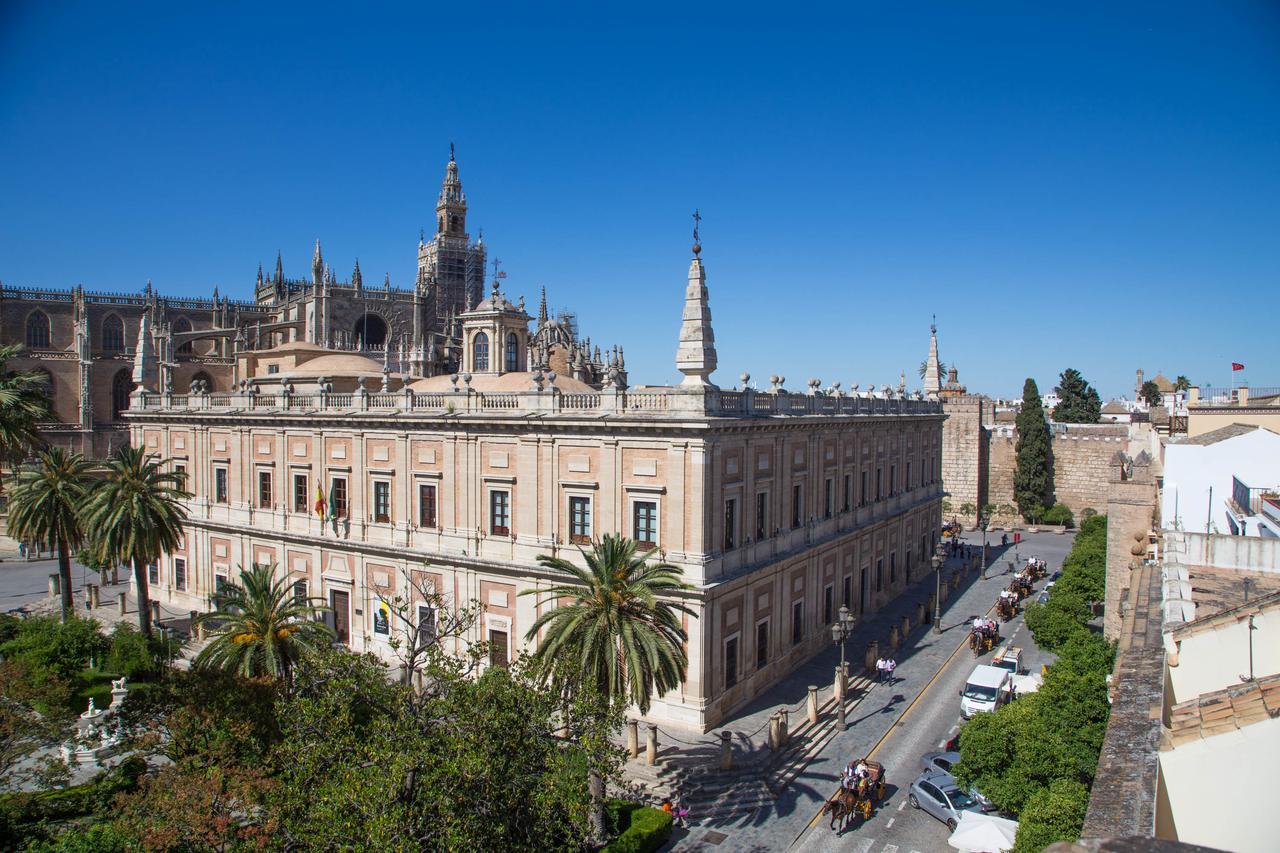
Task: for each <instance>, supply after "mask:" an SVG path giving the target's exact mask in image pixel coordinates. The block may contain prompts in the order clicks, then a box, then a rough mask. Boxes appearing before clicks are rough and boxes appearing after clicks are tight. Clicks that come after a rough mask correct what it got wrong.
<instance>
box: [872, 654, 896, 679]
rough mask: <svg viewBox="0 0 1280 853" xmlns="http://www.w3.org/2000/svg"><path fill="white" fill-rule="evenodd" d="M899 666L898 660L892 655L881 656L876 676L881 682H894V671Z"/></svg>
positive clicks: (878, 660)
mask: <svg viewBox="0 0 1280 853" xmlns="http://www.w3.org/2000/svg"><path fill="white" fill-rule="evenodd" d="M897 668H898V662H897V661H896V660H894V659H893V658H891V657H881V658H878V659H877V660H876V678H877V680H878V681H879V682H880V683H881V684H892V683H893V671H894V670H895V669H897Z"/></svg>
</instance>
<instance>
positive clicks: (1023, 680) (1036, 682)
mask: <svg viewBox="0 0 1280 853" xmlns="http://www.w3.org/2000/svg"><path fill="white" fill-rule="evenodd" d="M1043 683H1044V682H1043V681H1042V680H1041V678H1040V676H1038V675H1015V676H1014V677H1013V689H1014V690H1015V691H1017V693H1018V695H1019V696H1025V695H1026V694H1028V693H1035V692H1036V691H1037V690H1039V689H1040V685H1041V684H1043Z"/></svg>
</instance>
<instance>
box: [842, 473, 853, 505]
mask: <svg viewBox="0 0 1280 853" xmlns="http://www.w3.org/2000/svg"><path fill="white" fill-rule="evenodd" d="M852 501H853V477H851V476H850V475H848V474H845V475H844V505H843V506H842V507H841V509H840V511H841V512H848V511H849V506H850V505H851V503H852Z"/></svg>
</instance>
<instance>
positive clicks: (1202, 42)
mask: <svg viewBox="0 0 1280 853" xmlns="http://www.w3.org/2000/svg"><path fill="white" fill-rule="evenodd" d="M194 5H195V4H178V3H166V4H154V5H146V4H130V6H129V8H128V9H127V10H121V9H119V8H115V7H114V4H93V3H84V4H75V3H42V2H15V0H11V2H9V3H6V4H4V5H3V8H2V9H0V162H2V163H3V164H4V165H3V167H2V169H3V171H0V174H2V175H3V176H4V177H3V181H0V279H2V280H3V281H5V282H6V283H11V284H22V285H31V286H43V287H67V286H70V285H73V284H75V283H77V282H80V283H83V284H84V285H85V286H86V287H87V288H89V289H93V290H127V291H136V290H138V289H140V288H141V287H142V286H143V284H144V283H145V282H146V280H147V279H148V278H150V279H152V280H154V282H155V284H156V286H157V287H158V288H159V289H161V290H162V291H163V292H165V293H171V294H206V293H208V292H209V291H211V290H212V288H213V286H214V285H215V284H217V285H218V286H219V288H220V289H221V291H222V292H223V293H229V294H232V295H235V296H242V297H245V298H248V297H249V296H250V295H251V292H252V291H251V289H252V283H253V277H254V275H255V273H256V270H257V265H258V262H259V261H262V262H264V263H266V264H267V265H268V266H269V265H270V264H271V263H272V262H273V261H274V258H275V253H276V250H277V249H280V250H282V251H283V253H284V261H285V267H286V272H288V273H291V274H294V275H303V274H305V273H306V271H307V270H308V269H309V261H310V255H311V248H312V245H313V243H314V241H315V239H316V238H317V237H319V238H320V239H321V240H322V241H323V245H324V251H325V256H326V259H327V260H329V261H330V262H331V263H332V264H333V265H334V266H335V268H336V269H337V270H338V271H339V273H340V274H341V275H342V276H346V275H347V274H349V270H350V268H351V266H352V265H353V263H354V261H355V258H356V257H359V259H360V265H361V268H362V270H363V272H364V274H365V278H366V281H367V280H369V279H370V278H372V279H374V280H381V278H382V273H383V272H384V271H389V272H390V273H391V278H392V281H393V282H394V283H396V284H400V285H405V286H408V285H410V284H411V283H412V280H413V274H414V268H415V257H416V255H415V251H416V243H417V238H418V229H419V228H420V227H427V228H428V229H429V228H430V225H431V222H432V218H433V210H434V203H435V196H436V193H437V191H438V188H439V183H440V180H441V178H442V176H443V171H444V165H445V161H446V160H447V157H448V150H449V143H450V142H451V141H452V142H456V143H457V146H458V158H459V163H460V167H461V170H462V178H463V182H464V186H465V189H466V191H467V195H468V200H469V202H470V205H471V213H470V217H469V218H470V222H469V224H470V226H471V230H472V233H475V230H476V228H477V227H483V229H484V233H485V240H486V242H487V243H488V244H489V246H490V247H491V251H492V253H493V254H496V255H497V256H498V257H500V258H501V259H502V262H503V268H504V269H505V270H507V271H508V273H509V278H508V279H507V282H506V285H507V290H508V291H509V292H511V293H512V294H513V295H514V294H519V293H524V294H526V295H527V296H528V297H529V299H530V301H535V300H536V294H537V290H538V288H539V287H540V286H542V285H545V286H546V287H547V289H548V293H549V296H550V299H551V301H552V303H553V304H555V305H557V306H563V307H572V308H573V309H575V310H576V311H577V312H578V315H579V319H580V323H581V325H582V327H583V329H584V331H586V332H587V333H589V334H590V335H591V336H592V338H593V340H594V341H597V342H600V343H602V344H606V343H615V342H616V343H621V344H622V345H623V346H624V347H625V348H626V353H627V362H628V367H629V368H630V371H631V376H632V381H633V382H663V381H669V380H671V379H672V378H674V377H675V376H676V374H675V370H674V352H675V346H676V335H677V331H678V326H679V318H680V306H681V299H682V296H683V286H684V281H685V276H686V272H687V267H688V260H689V243H690V233H689V232H690V226H691V221H690V214H691V212H692V211H693V209H694V208H700V209H701V211H702V214H703V216H704V220H703V228H702V238H703V245H704V251H703V258H704V260H705V261H706V264H707V269H708V276H709V280H708V284H709V286H710V289H711V303H712V313H713V316H714V319H715V330H716V335H717V345H718V348H719V355H720V371H719V372H718V373H717V374H716V377H715V378H716V379H717V380H719V382H720V383H721V384H722V385H726V386H728V385H731V384H734V383H735V382H736V381H737V376H738V374H739V373H741V372H742V371H748V372H750V373H751V374H752V375H753V377H755V378H757V379H758V380H761V381H762V382H764V380H765V377H767V376H768V375H769V374H770V373H782V374H785V375H786V376H787V377H788V384H789V385H790V386H791V387H803V385H804V380H805V379H807V378H808V377H811V376H812V377H818V378H821V379H822V380H823V381H824V382H832V381H837V380H838V381H841V382H843V383H845V384H846V385H847V384H850V383H853V382H860V383H862V384H863V385H865V384H866V383H867V382H870V381H874V382H876V383H885V382H888V383H890V384H893V383H894V382H895V381H896V378H897V376H898V374H899V372H900V371H902V370H903V369H906V370H907V371H908V375H909V377H910V379H911V381H912V383H915V382H916V381H917V380H916V379H915V377H914V370H915V367H916V365H918V364H919V362H920V361H921V360H922V359H923V358H924V356H925V354H926V351H927V346H928V327H929V319H930V315H932V314H934V313H936V314H937V315H938V324H939V327H940V340H941V347H942V357H943V359H944V360H946V361H953V360H954V361H955V363H956V364H957V366H958V367H959V368H960V371H961V379H962V380H963V381H965V382H966V383H967V384H968V386H969V387H970V388H971V389H973V390H979V391H983V392H986V393H990V394H993V395H1011V394H1016V393H1019V392H1020V390H1021V386H1022V380H1023V379H1024V377H1026V376H1028V375H1029V376H1033V377H1035V378H1036V380H1037V381H1038V382H1039V383H1040V386H1041V389H1042V391H1047V390H1048V389H1049V388H1051V387H1052V386H1053V385H1054V384H1055V380H1056V378H1057V375H1058V373H1059V372H1060V371H1061V370H1062V369H1063V368H1065V367H1069V366H1070V367H1075V368H1077V369H1079V370H1081V371H1082V372H1083V373H1084V374H1085V376H1086V378H1088V379H1090V380H1092V381H1093V382H1094V383H1095V384H1096V385H1098V386H1099V387H1100V389H1101V391H1102V393H1103V395H1104V397H1109V396H1114V395H1118V394H1121V393H1126V392H1129V393H1131V388H1132V384H1133V371H1134V369H1135V368H1138V367H1143V368H1145V369H1146V371H1147V373H1148V375H1151V374H1154V373H1155V372H1156V371H1157V370H1160V371H1163V372H1165V373H1166V374H1168V375H1169V376H1174V375H1176V374H1178V373H1185V374H1187V375H1188V376H1190V377H1191V378H1192V379H1193V380H1195V381H1198V382H1203V383H1211V384H1223V383H1226V382H1229V381H1230V378H1231V377H1230V372H1229V369H1228V368H1229V363H1230V361H1232V360H1236V361H1242V362H1245V363H1246V365H1248V368H1249V369H1248V371H1247V373H1246V375H1247V377H1248V378H1249V379H1251V380H1252V381H1253V382H1254V384H1258V385H1262V384H1267V385H1270V384H1276V383H1280V375H1277V369H1276V363H1275V359H1274V352H1275V340H1276V334H1275V317H1276V308H1275V306H1276V296H1277V293H1280V289H1278V288H1277V282H1278V281H1280V237H1277V235H1280V6H1278V5H1277V4H1275V3H1268V2H1254V3H1250V2H1233V3H1203V2H1190V3H1180V2H1165V3H1150V4H1146V3H1143V4H1137V3H1134V4H1097V5H1096V6H1094V7H1092V8H1090V7H1089V6H1087V5H1085V4H1066V3H1064V4H1027V3H1024V2H1019V3H998V2H984V3H938V4H933V3H925V2H913V3H909V4H904V3H884V2H874V3H855V4H849V5H848V6H847V7H845V8H842V9H841V11H839V12H834V11H833V12H816V11H812V10H807V9H802V8H801V7H794V9H793V8H788V7H780V6H778V5H776V4H771V5H767V6H759V7H753V6H750V5H744V4H734V5H732V6H731V7H726V8H723V9H721V8H716V7H715V6H714V5H712V4H702V5H698V6H694V7H687V6H682V5H671V6H663V5H662V4H645V5H643V6H638V7H636V8H635V11H631V12H625V13H612V12H610V13H605V12H602V11H601V10H600V6H603V5H607V4H595V5H588V6H581V7H577V8H570V7H564V6H544V5H542V4H522V5H520V6H513V7H511V8H504V7H503V5H502V4H485V5H483V6H479V5H471V6H467V5H463V4H439V5H437V4H430V3H415V4H412V5H406V6H404V7H396V8H388V7H379V8H377V9H375V10H372V11H364V10H361V11H360V12H358V13H357V12H353V11H352V8H353V7H352V6H350V5H334V6H325V5H323V4H314V3H313V4H298V5H296V6H284V5H279V4H243V5H236V4H230V3H225V4H206V5H205V6H204V8H203V9H202V10H200V11H194V10H193V9H190V8H187V7H188V6H194ZM367 5H370V6H372V4H367ZM535 5H536V8H535ZM268 6H269V8H268ZM1104 7H1105V11H1103V9H1104Z"/></svg>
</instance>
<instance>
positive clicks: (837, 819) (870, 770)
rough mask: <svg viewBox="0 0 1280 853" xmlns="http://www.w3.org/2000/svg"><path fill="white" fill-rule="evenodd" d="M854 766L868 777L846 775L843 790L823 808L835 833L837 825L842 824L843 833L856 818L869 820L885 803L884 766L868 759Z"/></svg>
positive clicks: (863, 775) (842, 782) (841, 786)
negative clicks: (873, 812) (879, 806)
mask: <svg viewBox="0 0 1280 853" xmlns="http://www.w3.org/2000/svg"><path fill="white" fill-rule="evenodd" d="M853 764H854V766H856V767H860V768H865V773H862V774H858V773H856V772H855V773H854V774H853V775H847V774H846V777H845V778H844V779H842V780H841V784H840V790H838V791H836V793H835V795H834V796H832V798H831V799H829V800H827V804H826V805H825V806H823V807H822V812H823V814H829V815H830V816H831V828H832V829H835V828H836V823H839V824H840V831H841V832H844V830H845V829H846V828H847V827H848V825H849V821H851V820H853V819H855V818H856V819H858V820H863V821H865V820H869V819H870V818H871V812H872V811H874V810H875V807H876V806H877V805H878V804H879V803H882V802H884V797H885V789H886V780H885V774H884V765H883V764H881V763H880V762H878V761H871V760H870V759H866V758H864V759H862V760H861V761H858V762H854V763H853Z"/></svg>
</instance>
